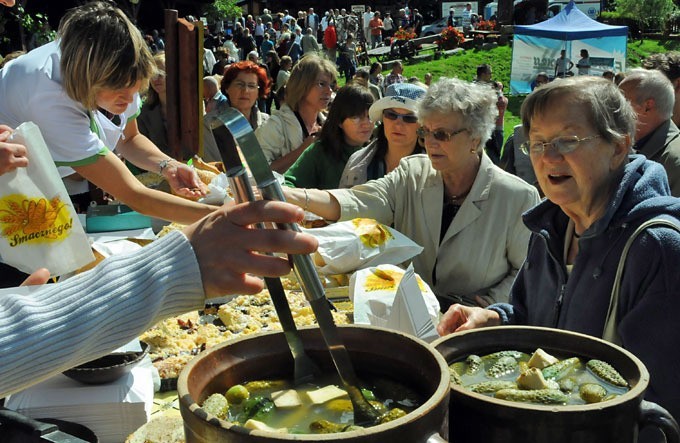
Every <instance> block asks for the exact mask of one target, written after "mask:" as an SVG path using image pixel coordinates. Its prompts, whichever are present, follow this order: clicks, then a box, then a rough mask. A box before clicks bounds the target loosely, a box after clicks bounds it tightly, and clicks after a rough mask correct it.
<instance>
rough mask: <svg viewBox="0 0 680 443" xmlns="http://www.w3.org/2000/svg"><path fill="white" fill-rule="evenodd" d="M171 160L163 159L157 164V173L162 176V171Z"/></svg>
mask: <svg viewBox="0 0 680 443" xmlns="http://www.w3.org/2000/svg"><path fill="white" fill-rule="evenodd" d="M171 161H172V159H165V160H161V161H159V162H158V173H159V174H160V175H163V170H164V169H165V168H167V167H168V165H169V164H170V162H171Z"/></svg>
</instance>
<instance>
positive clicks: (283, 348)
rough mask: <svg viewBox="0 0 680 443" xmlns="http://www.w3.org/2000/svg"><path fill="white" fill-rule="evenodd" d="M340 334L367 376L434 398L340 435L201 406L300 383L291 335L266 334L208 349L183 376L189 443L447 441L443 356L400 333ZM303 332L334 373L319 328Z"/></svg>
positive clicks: (308, 346) (309, 348)
mask: <svg viewBox="0 0 680 443" xmlns="http://www.w3.org/2000/svg"><path fill="white" fill-rule="evenodd" d="M338 330H339V333H340V337H341V339H342V341H343V342H344V343H345V346H346V348H347V350H348V352H349V354H350V357H351V359H352V362H353V364H354V367H355V370H356V372H357V374H358V375H359V377H361V376H362V374H364V375H387V376H389V377H391V378H393V379H395V380H399V381H401V382H403V383H405V384H406V385H408V386H410V387H412V388H413V389H416V390H417V391H418V392H420V393H422V395H423V397H424V398H427V399H428V400H427V401H426V402H425V403H424V404H423V405H422V406H420V407H419V408H418V409H416V410H415V411H413V412H411V413H410V414H407V415H406V416H404V417H401V418H399V419H397V420H394V421H392V422H389V423H385V424H381V425H377V426H373V427H370V428H366V429H362V430H358V431H352V432H346V433H339V434H325V435H294V434H274V433H269V432H263V431H253V430H248V429H245V428H243V427H241V426H235V425H232V424H231V423H228V422H226V421H223V420H219V419H217V418H215V417H213V416H207V415H206V413H205V412H204V411H203V410H202V409H200V408H199V406H198V404H200V403H202V402H203V400H204V399H205V398H206V397H208V395H210V394H212V393H214V392H225V390H226V389H227V388H228V387H230V386H232V385H234V384H237V383H242V382H244V381H248V380H256V379H266V378H282V377H285V378H290V379H292V376H293V374H292V370H293V360H292V357H291V355H290V351H289V349H288V346H287V344H286V340H285V337H284V335H283V333H281V332H275V333H265V334H261V335H260V334H258V335H255V336H249V337H244V338H241V339H238V340H234V341H230V342H228V343H225V344H223V345H220V346H217V347H214V348H212V349H209V350H207V351H204V352H203V353H201V354H199V355H198V356H197V357H196V358H195V359H193V360H192V361H191V362H190V363H189V364H188V365H187V366H186V367H185V368H184V370H183V371H182V373H181V374H180V376H179V379H178V381H177V391H178V394H179V401H180V411H181V413H182V418H183V419H184V431H185V435H186V441H187V443H222V442H229V443H264V442H266V443H273V442H289V441H333V442H336V441H337V442H353V443H354V442H357V443H358V442H361V443H378V442H380V443H384V442H390V441H393V442H409V443H419V442H422V443H425V442H427V441H431V442H432V441H443V440H441V439H440V438H439V437H438V436H437V434H438V433H439V432H443V433H444V434H445V433H446V431H447V430H448V424H447V423H446V420H447V417H448V401H449V400H448V396H449V375H448V370H447V366H446V361H444V359H443V358H442V356H441V355H440V354H439V353H438V352H436V351H435V350H434V348H432V347H430V346H428V345H427V344H426V343H425V342H423V341H421V340H418V339H415V338H413V337H410V336H407V335H404V334H401V333H398V332H394V331H389V330H386V329H381V328H375V327H367V326H342V327H339V328H338ZM300 335H301V338H302V341H303V342H304V347H305V351H306V353H307V354H308V355H309V356H310V357H311V358H312V359H313V360H315V362H316V363H317V364H318V365H319V366H320V367H321V368H322V370H324V371H327V372H329V373H330V372H331V371H333V366H332V362H331V359H330V355H329V353H328V350H327V347H326V344H325V342H324V341H323V338H322V336H321V334H320V331H319V329H318V328H306V329H301V330H300ZM444 438H446V435H444Z"/></svg>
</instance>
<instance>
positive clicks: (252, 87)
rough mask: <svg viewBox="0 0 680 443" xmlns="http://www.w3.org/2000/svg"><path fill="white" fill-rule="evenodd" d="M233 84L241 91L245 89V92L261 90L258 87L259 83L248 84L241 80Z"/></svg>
mask: <svg viewBox="0 0 680 443" xmlns="http://www.w3.org/2000/svg"><path fill="white" fill-rule="evenodd" d="M231 84H232V85H234V86H236V87H237V88H239V89H245V90H248V91H257V90H258V89H260V85H258V84H257V83H246V82H242V81H240V80H236V81H234V82H232V83H231Z"/></svg>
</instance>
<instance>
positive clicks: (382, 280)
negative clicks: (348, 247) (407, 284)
mask: <svg viewBox="0 0 680 443" xmlns="http://www.w3.org/2000/svg"><path fill="white" fill-rule="evenodd" d="M402 277H404V273H403V272H400V271H393V270H391V269H380V268H375V269H372V270H371V273H370V274H368V275H367V276H366V281H365V283H364V290H365V291H366V292H372V291H392V290H396V289H397V286H399V283H400V282H401V279H402ZM416 281H417V282H418V288H420V290H421V291H425V285H424V284H423V281H422V280H421V279H420V276H416Z"/></svg>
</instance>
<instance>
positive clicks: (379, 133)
mask: <svg viewBox="0 0 680 443" xmlns="http://www.w3.org/2000/svg"><path fill="white" fill-rule="evenodd" d="M425 92H426V90H425V88H422V87H420V86H418V85H414V84H411V83H395V84H393V85H390V86H389V87H388V88H387V91H386V92H385V97H383V98H381V99H380V100H378V101H376V102H375V103H373V105H372V106H371V108H370V110H369V111H368V112H369V116H370V118H371V120H372V121H374V122H378V124H377V127H376V129H375V139H374V140H373V141H372V142H371V143H370V144H369V145H368V146H366V147H365V148H362V149H360V150H359V151H357V152H355V153H354V154H353V155H352V156H351V157H350V158H349V160H348V161H347V164H346V165H345V170H344V171H343V172H342V177H341V179H340V185H339V186H338V187H339V188H350V187H352V186H355V185H360V184H362V183H366V182H367V181H369V180H375V179H376V178H380V177H383V176H384V175H385V174H387V173H388V172H390V171H392V170H393V169H395V168H396V167H397V166H399V162H400V161H401V159H402V158H404V157H406V156H408V155H413V154H421V153H423V152H425V151H424V149H423V147H422V145H421V144H420V143H419V142H418V134H417V133H416V131H417V130H418V127H419V125H418V116H417V114H416V112H417V109H418V102H419V101H420V99H421V98H422V97H423V95H425Z"/></svg>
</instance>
